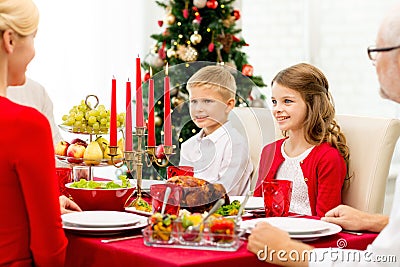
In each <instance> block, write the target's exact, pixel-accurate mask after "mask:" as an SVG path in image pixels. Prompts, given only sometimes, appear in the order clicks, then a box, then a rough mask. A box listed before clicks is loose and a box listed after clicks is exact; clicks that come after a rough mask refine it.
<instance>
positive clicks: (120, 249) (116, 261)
mask: <svg viewBox="0 0 400 267" xmlns="http://www.w3.org/2000/svg"><path fill="white" fill-rule="evenodd" d="M66 235H67V238H68V247H67V256H66V265H65V266H66V267H90V266H96V267H128V266H135V267H141V266H143V267H156V266H162V267H183V266H188V267H189V266H190V267H195V266H199V267H200V266H202V267H212V266H218V267H221V266H230V267H233V266H274V265H273V264H269V265H268V264H266V263H265V262H262V261H260V260H258V258H257V256H256V255H255V254H253V253H251V252H249V251H248V250H247V240H246V239H245V238H242V239H241V241H240V247H239V248H238V250H236V251H210V250H201V249H198V248H197V249H186V248H185V249H182V248H166V247H152V246H146V245H145V244H144V240H143V237H142V236H141V230H140V229H134V230H131V231H128V232H125V233H123V234H120V235H119V236H86V235H82V234H79V233H78V234H77V233H75V232H69V231H66ZM124 236H138V237H137V238H133V239H127V240H122V241H118V242H111V243H103V242H102V240H104V239H109V238H115V237H124ZM376 236H377V234H376V233H369V232H364V233H362V234H357V233H346V232H343V231H342V232H339V233H337V234H334V235H331V236H325V237H320V238H317V239H315V240H311V241H308V242H307V243H308V244H310V245H311V246H313V247H316V248H338V247H339V248H348V249H359V250H364V249H366V247H367V246H368V245H369V244H370V243H372V242H373V240H374V239H375V237H376ZM271 238H273V237H271Z"/></svg>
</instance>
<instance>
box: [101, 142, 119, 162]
mask: <svg viewBox="0 0 400 267" xmlns="http://www.w3.org/2000/svg"><path fill="white" fill-rule="evenodd" d="M108 154H110V147H109V146H107V147H106V149H105V150H104V154H103V158H104V159H107V162H108V164H110V165H113V162H112V160H111V156H110V155H108ZM122 158H123V156H122V150H121V148H120V147H117V156H115V157H114V163H119V162H121V161H122Z"/></svg>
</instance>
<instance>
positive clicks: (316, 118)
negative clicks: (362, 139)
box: [272, 63, 349, 165]
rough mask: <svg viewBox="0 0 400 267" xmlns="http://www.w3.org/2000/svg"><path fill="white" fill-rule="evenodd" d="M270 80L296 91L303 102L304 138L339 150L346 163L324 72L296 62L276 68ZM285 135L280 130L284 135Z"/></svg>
mask: <svg viewBox="0 0 400 267" xmlns="http://www.w3.org/2000/svg"><path fill="white" fill-rule="evenodd" d="M274 83H277V84H279V85H281V86H284V87H287V88H289V89H292V90H295V91H297V92H299V93H300V95H301V96H302V98H303V100H304V102H305V103H306V106H307V112H306V118H305V121H304V128H305V129H304V138H305V139H306V141H307V142H308V143H310V144H313V145H318V144H321V143H323V142H327V143H329V144H330V145H331V146H333V147H335V148H336V149H338V150H339V152H340V154H341V155H342V156H343V158H344V160H345V161H346V165H348V163H349V148H348V146H347V145H346V137H345V136H344V134H343V133H342V131H341V130H340V126H339V125H338V124H337V122H336V121H335V107H334V104H333V102H332V97H331V95H330V93H329V91H328V88H329V85H328V80H327V79H326V77H325V75H324V74H323V73H322V72H321V71H320V70H319V69H318V68H316V67H314V66H312V65H310V64H306V63H300V64H297V65H294V66H291V67H289V68H287V69H284V70H282V71H280V72H279V73H278V74H277V75H276V76H275V78H274V79H273V80H272V85H273V84H274ZM287 134H288V133H287V132H285V131H284V132H283V135H284V136H287Z"/></svg>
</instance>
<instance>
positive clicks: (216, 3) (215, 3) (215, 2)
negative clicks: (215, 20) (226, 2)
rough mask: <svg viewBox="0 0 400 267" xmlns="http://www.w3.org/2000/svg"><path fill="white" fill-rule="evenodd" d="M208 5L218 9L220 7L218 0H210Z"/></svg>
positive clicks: (210, 7)
mask: <svg viewBox="0 0 400 267" xmlns="http://www.w3.org/2000/svg"><path fill="white" fill-rule="evenodd" d="M206 5H207V7H208V8H209V9H216V8H217V7H218V2H217V0H208V1H207V3H206Z"/></svg>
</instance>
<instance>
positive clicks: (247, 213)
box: [224, 212, 253, 219]
mask: <svg viewBox="0 0 400 267" xmlns="http://www.w3.org/2000/svg"><path fill="white" fill-rule="evenodd" d="M236 216H237V215H233V216H224V217H225V218H228V219H235V218H236ZM250 217H253V214H251V213H249V212H245V213H243V215H242V218H250Z"/></svg>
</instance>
